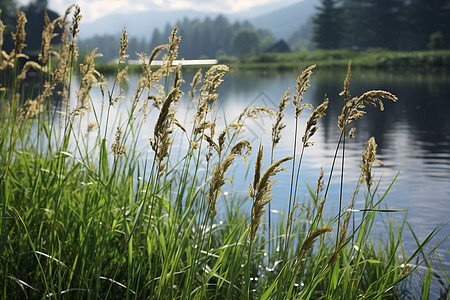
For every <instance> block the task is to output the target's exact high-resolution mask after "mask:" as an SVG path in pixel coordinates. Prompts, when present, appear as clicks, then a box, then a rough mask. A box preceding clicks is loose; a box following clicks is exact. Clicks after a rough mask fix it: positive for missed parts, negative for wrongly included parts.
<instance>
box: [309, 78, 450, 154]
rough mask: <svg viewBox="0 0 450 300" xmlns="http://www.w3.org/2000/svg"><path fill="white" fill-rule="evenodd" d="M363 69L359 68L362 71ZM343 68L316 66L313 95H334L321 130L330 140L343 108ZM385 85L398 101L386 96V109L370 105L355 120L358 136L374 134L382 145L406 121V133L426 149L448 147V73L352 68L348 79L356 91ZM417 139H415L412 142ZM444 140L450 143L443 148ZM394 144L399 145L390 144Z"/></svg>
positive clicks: (359, 139) (356, 93) (360, 139)
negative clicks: (351, 74) (351, 73)
mask: <svg viewBox="0 0 450 300" xmlns="http://www.w3.org/2000/svg"><path fill="white" fill-rule="evenodd" d="M358 73H359V74H358ZM344 77H345V74H344V73H343V72H333V71H330V72H323V73H321V72H317V73H316V74H315V80H314V82H313V83H312V85H314V87H315V88H314V89H312V90H311V91H312V92H313V93H314V95H313V97H314V99H315V100H314V101H320V100H322V99H323V97H324V93H327V95H328V97H329V98H330V104H329V106H328V112H327V116H326V117H324V118H323V120H322V126H323V127H324V128H322V129H321V130H322V133H323V135H324V138H325V140H326V141H330V139H332V138H334V137H335V136H336V134H337V131H338V129H337V116H338V115H339V114H340V113H341V109H342V105H343V100H342V97H339V96H338V93H339V92H340V91H341V90H342V87H343V80H344ZM373 89H382V90H386V91H389V92H392V93H393V94H395V95H396V96H397V97H398V98H399V101H398V102H397V103H390V102H385V110H384V111H379V110H377V109H371V108H368V109H367V111H368V113H367V114H366V115H365V116H364V117H363V118H362V119H361V120H359V121H357V123H355V124H356V125H355V126H356V128H357V131H356V141H357V142H364V141H365V140H367V138H369V137H371V136H374V137H375V140H376V141H377V144H378V145H379V151H380V152H382V151H383V145H385V146H386V147H387V146H388V145H387V144H388V143H395V141H394V140H392V138H390V137H388V136H387V135H388V134H389V133H392V131H393V130H395V128H397V125H398V124H407V129H406V130H407V131H409V132H408V135H409V136H411V137H412V138H413V139H414V140H415V141H419V142H420V145H422V147H423V149H424V150H426V152H441V153H442V152H447V153H448V151H449V149H448V143H449V139H450V138H449V136H450V120H449V118H448V114H449V112H450V101H449V100H450V99H449V98H450V85H449V78H446V77H445V76H444V77H442V76H436V75H427V76H423V75H421V76H417V75H399V74H388V73H376V72H366V73H365V74H361V73H360V72H357V71H354V72H353V76H352V79H351V84H350V91H351V93H352V96H360V95H361V94H362V93H364V92H366V91H368V90H373ZM413 142H414V141H411V143H413ZM443 144H445V145H447V149H444V147H443V146H442V145H443ZM389 146H390V147H391V148H392V147H393V148H395V145H389Z"/></svg>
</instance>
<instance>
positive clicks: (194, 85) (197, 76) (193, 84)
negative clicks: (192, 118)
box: [189, 69, 203, 102]
mask: <svg viewBox="0 0 450 300" xmlns="http://www.w3.org/2000/svg"><path fill="white" fill-rule="evenodd" d="M202 76H203V75H202V69H199V70H198V71H197V73H195V75H194V77H193V78H192V82H191V88H192V89H191V91H190V92H189V99H190V100H191V101H192V102H194V101H195V100H194V99H195V92H196V91H197V90H196V88H197V85H199V84H200V82H202Z"/></svg>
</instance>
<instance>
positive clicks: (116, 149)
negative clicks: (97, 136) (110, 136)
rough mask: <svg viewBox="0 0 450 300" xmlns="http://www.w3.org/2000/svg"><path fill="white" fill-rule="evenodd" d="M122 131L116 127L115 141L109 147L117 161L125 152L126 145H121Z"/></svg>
mask: <svg viewBox="0 0 450 300" xmlns="http://www.w3.org/2000/svg"><path fill="white" fill-rule="evenodd" d="M122 134H123V133H122V130H121V129H120V127H117V130H116V139H115V141H114V143H113V144H112V145H111V149H112V151H113V153H114V157H115V158H116V159H117V158H119V157H121V156H123V155H124V154H125V151H126V149H127V146H126V145H123V144H122Z"/></svg>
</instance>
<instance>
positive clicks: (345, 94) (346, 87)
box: [339, 60, 352, 101]
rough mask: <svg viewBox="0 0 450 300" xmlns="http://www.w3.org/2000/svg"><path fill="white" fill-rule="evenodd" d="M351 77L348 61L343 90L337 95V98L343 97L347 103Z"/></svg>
mask: <svg viewBox="0 0 450 300" xmlns="http://www.w3.org/2000/svg"><path fill="white" fill-rule="evenodd" d="M351 76H352V61H351V60H349V61H348V68H347V75H346V76H345V80H344V90H343V91H342V92H340V93H339V96H343V97H344V100H345V101H347V100H348V99H350V90H349V87H350V77H351Z"/></svg>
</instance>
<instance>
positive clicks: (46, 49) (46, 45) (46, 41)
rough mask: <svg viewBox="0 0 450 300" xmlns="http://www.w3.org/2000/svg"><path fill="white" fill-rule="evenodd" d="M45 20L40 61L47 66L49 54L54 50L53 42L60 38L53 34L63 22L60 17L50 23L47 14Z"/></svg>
mask: <svg viewBox="0 0 450 300" xmlns="http://www.w3.org/2000/svg"><path fill="white" fill-rule="evenodd" d="M44 19H45V27H44V30H43V31H42V42H41V52H40V53H39V56H38V60H39V61H40V62H41V64H43V65H45V64H46V63H47V61H48V58H49V53H50V51H51V49H52V46H51V41H52V39H53V38H54V37H56V36H58V34H56V33H53V32H54V31H55V28H56V26H58V25H59V24H60V23H61V22H62V17H58V18H56V19H54V20H53V21H50V18H49V17H48V14H47V12H45V13H44Z"/></svg>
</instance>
